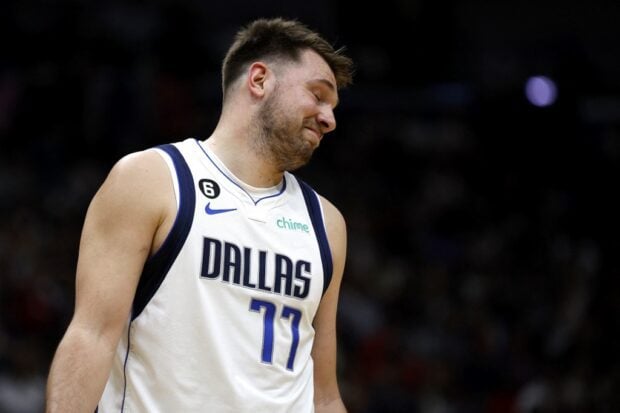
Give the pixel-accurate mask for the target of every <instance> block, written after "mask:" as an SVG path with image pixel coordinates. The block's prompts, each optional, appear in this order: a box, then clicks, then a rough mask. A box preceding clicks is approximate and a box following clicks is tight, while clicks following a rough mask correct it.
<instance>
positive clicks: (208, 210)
mask: <svg viewBox="0 0 620 413" xmlns="http://www.w3.org/2000/svg"><path fill="white" fill-rule="evenodd" d="M236 210H237V208H225V209H215V208H211V202H209V203H207V206H206V207H205V212H206V213H207V214H208V215H217V214H223V213H224V212H231V211H236Z"/></svg>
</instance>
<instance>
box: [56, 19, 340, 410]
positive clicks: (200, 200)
mask: <svg viewBox="0 0 620 413" xmlns="http://www.w3.org/2000/svg"><path fill="white" fill-rule="evenodd" d="M351 73H352V66H351V60H350V59H349V58H348V57H346V56H344V55H343V54H342V53H341V51H340V50H334V49H333V48H332V46H331V45H330V44H329V43H327V42H326V41H325V40H324V39H323V38H322V37H320V36H319V35H318V34H316V33H315V32H313V31H310V30H309V29H308V28H307V27H306V26H304V25H302V24H301V23H299V22H296V21H288V20H283V19H271V20H266V19H260V20H257V21H255V22H253V23H251V24H250V25H248V26H247V27H245V28H244V29H242V30H241V31H240V32H239V33H238V34H237V36H236V38H235V41H234V43H233V45H232V46H231V48H230V50H229V51H228V53H227V55H226V58H225V59H224V63H223V70H222V74H223V90H224V98H223V108H222V113H221V118H220V120H219V122H218V124H217V126H216V128H215V130H214V132H213V134H212V135H211V136H210V137H209V138H208V139H207V140H205V141H198V140H194V139H187V140H184V141H180V142H176V143H174V144H169V145H164V146H161V147H157V148H153V149H149V150H145V151H143V152H138V153H134V154H130V155H128V156H126V157H124V158H123V159H121V160H120V161H119V162H118V163H117V164H116V165H115V166H114V167H113V168H112V170H111V172H110V174H109V176H108V177H107V179H106V180H105V182H104V183H103V185H102V186H101V188H100V189H99V191H98V192H97V194H96V195H95V196H94V198H93V200H92V202H91V205H90V207H89V209H88V212H87V215H86V219H85V222H84V228H83V233H82V239H81V243H80V253H79V259H78V263H77V276H76V308H75V313H74V316H73V319H72V321H71V323H70V325H69V327H68V329H67V331H66V333H65V336H64V338H63V339H62V341H61V343H60V345H59V347H58V350H57V352H56V355H55V357H54V360H53V362H52V367H51V371H50V375H49V380H48V386H47V411H48V412H63V413H70V412H93V411H96V410H97V411H99V412H102V413H108V412H170V413H171V412H183V413H188V412H231V413H233V412H234V413H239V412H254V413H258V412H268V413H276V412H289V413H290V412H294V413H303V412H312V411H316V412H344V411H345V407H344V405H343V402H342V400H341V397H340V394H339V389H338V384H337V380H336V326H335V324H336V307H337V301H338V294H339V287H340V283H341V278H342V273H343V268H344V260H345V250H346V235H345V222H344V219H343V217H342V215H341V214H340V213H339V212H338V210H337V209H336V208H335V207H334V206H333V205H332V204H331V203H330V202H328V201H327V200H326V199H324V198H323V197H321V196H319V195H317V193H316V192H314V191H313V190H312V189H311V188H310V187H309V186H308V185H307V184H305V183H304V182H302V181H301V180H300V179H298V178H296V177H295V176H294V175H292V174H291V173H290V172H289V171H292V170H295V169H296V168H298V167H300V166H302V165H304V164H305V163H306V162H308V161H309V159H310V157H311V155H312V153H313V151H314V150H315V149H316V148H317V147H318V146H319V144H320V142H321V140H322V139H323V137H324V135H325V134H326V133H328V132H331V131H332V130H334V128H335V127H336V121H335V118H334V112H333V109H334V107H335V106H336V105H337V103H338V89H339V88H340V87H343V86H346V85H347V84H349V83H350V81H351Z"/></svg>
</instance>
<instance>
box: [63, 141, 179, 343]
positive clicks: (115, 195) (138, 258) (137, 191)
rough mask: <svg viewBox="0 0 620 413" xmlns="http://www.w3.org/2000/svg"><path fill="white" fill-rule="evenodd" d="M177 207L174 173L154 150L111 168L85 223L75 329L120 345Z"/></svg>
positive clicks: (92, 203)
mask: <svg viewBox="0 0 620 413" xmlns="http://www.w3.org/2000/svg"><path fill="white" fill-rule="evenodd" d="M173 205H174V193H173V188H172V184H171V181H170V174H169V172H168V170H167V166H166V165H165V162H164V161H163V159H162V158H161V156H160V155H159V154H157V153H156V152H155V151H144V152H138V153H135V154H132V155H129V156H126V157H124V158H123V159H121V160H120V161H119V162H118V163H117V164H116V165H115V166H114V167H113V168H112V170H111V171H110V174H109V175H108V177H107V178H106V180H105V182H104V183H103V184H102V186H101V187H100V188H99V191H98V192H97V193H96V194H95V196H94V197H93V199H92V201H91V204H90V206H89V208H88V212H87V214H86V219H85V221H84V227H83V230H82V237H81V240H80V251H79V257H78V263H77V272H76V307H75V313H74V318H73V320H72V325H73V326H74V327H79V328H85V329H88V330H89V331H91V332H93V333H94V334H96V335H98V336H101V338H104V339H108V340H110V341H111V342H110V344H111V345H116V342H117V341H118V338H119V336H120V333H121V331H122V327H123V326H124V324H125V322H126V321H127V318H128V316H129V313H130V310H131V304H132V302H133V297H134V294H135V290H136V286H137V284H138V280H139V277H140V274H141V272H142V268H143V265H144V262H145V261H146V259H147V258H148V256H149V253H150V252H151V250H152V247H153V246H152V244H153V240H154V238H155V235H156V234H157V231H158V229H159V228H160V227H161V226H162V224H163V223H165V222H167V220H168V217H169V215H170V213H171V208H173Z"/></svg>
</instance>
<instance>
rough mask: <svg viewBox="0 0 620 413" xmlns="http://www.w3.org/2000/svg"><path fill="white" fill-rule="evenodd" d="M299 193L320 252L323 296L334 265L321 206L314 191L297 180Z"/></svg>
mask: <svg viewBox="0 0 620 413" xmlns="http://www.w3.org/2000/svg"><path fill="white" fill-rule="evenodd" d="M297 181H298V182H299V186H300V187H301V192H302V193H303V195H304V200H305V201H306V207H307V208H308V213H309V214H310V220H311V221H312V226H313V228H314V233H315V234H316V238H317V241H318V243H319V251H320V252H321V262H322V263H323V294H325V291H327V287H329V283H330V282H331V280H332V273H333V272H334V264H333V261H332V253H331V250H330V248H329V242H328V241H327V233H326V232H325V224H324V223H323V214H322V213H321V205H320V204H319V202H320V201H319V197H318V196H317V194H316V193H315V192H314V190H313V189H312V188H311V187H310V186H309V185H308V184H307V183H305V182H304V181H302V180H301V179H299V178H297Z"/></svg>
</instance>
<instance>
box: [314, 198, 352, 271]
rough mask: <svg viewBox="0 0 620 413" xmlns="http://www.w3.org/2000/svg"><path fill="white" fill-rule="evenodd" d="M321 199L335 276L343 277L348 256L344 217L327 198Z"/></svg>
mask: <svg viewBox="0 0 620 413" xmlns="http://www.w3.org/2000/svg"><path fill="white" fill-rule="evenodd" d="M319 198H320V199H321V205H322V207H323V216H324V219H325V229H326V230H327V238H328V241H329V246H330V248H331V250H332V256H333V259H334V274H335V275H337V277H338V278H339V277H341V276H342V271H343V268H344V261H345V260H346V255H347V226H346V222H345V219H344V216H343V215H342V213H341V212H340V211H339V210H338V208H336V206H334V204H332V203H331V202H330V201H329V200H327V199H326V198H325V197H323V196H319Z"/></svg>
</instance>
